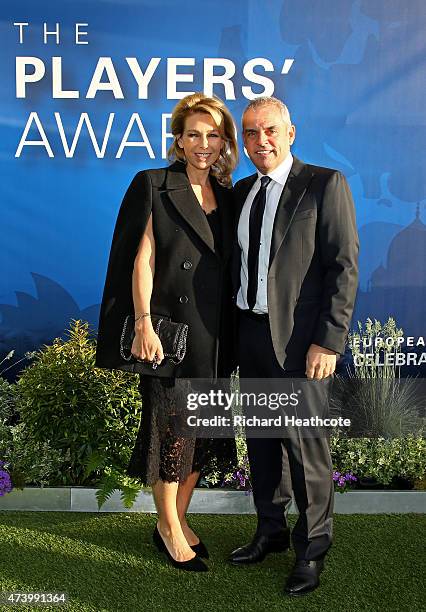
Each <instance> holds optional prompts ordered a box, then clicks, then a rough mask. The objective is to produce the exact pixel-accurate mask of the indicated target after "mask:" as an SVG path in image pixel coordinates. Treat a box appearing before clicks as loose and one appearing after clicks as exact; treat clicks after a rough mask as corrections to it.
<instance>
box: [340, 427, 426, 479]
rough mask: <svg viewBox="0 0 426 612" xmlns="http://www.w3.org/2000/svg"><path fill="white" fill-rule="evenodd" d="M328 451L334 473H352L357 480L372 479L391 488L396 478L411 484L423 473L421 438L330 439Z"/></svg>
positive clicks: (425, 445) (425, 460)
mask: <svg viewBox="0 0 426 612" xmlns="http://www.w3.org/2000/svg"><path fill="white" fill-rule="evenodd" d="M330 450H331V456H332V460H333V466H334V469H335V470H338V471H339V472H341V473H346V472H353V473H354V474H355V475H356V476H357V477H358V478H365V477H366V478H374V479H375V480H376V482H377V483H378V484H382V485H390V484H391V483H392V481H393V480H394V479H396V478H405V479H407V480H409V481H411V482H413V483H414V482H415V481H417V480H422V479H423V478H424V477H425V473H426V440H425V438H423V437H421V436H412V435H411V436H407V437H405V438H393V439H386V438H378V439H370V438H349V437H346V436H338V435H337V436H332V437H331V440H330Z"/></svg>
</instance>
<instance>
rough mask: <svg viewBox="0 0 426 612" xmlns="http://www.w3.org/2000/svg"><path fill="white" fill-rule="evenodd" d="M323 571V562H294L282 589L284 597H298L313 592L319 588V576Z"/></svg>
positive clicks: (301, 560) (321, 560)
mask: <svg viewBox="0 0 426 612" xmlns="http://www.w3.org/2000/svg"><path fill="white" fill-rule="evenodd" d="M323 569H324V560H323V559H319V560H318V561H306V560H305V559H299V560H298V561H296V563H295V565H294V567H293V570H292V572H291V574H290V576H289V577H288V580H287V583H286V585H285V587H284V593H285V594H286V595H292V596H294V597H298V596H300V595H306V594H307V593H311V592H312V591H315V589H316V588H318V587H319V584H320V580H319V576H320V574H321V572H322V570H323Z"/></svg>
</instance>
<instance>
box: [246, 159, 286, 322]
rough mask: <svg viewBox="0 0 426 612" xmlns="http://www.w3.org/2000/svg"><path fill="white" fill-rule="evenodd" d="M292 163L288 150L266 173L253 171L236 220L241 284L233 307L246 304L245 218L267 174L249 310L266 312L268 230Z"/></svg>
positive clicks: (272, 224)
mask: <svg viewBox="0 0 426 612" xmlns="http://www.w3.org/2000/svg"><path fill="white" fill-rule="evenodd" d="M292 164H293V156H292V155H291V153H289V154H288V155H287V157H286V158H285V160H284V161H283V162H281V164H280V165H279V166H278V167H277V168H275V170H273V171H272V172H270V173H269V174H267V175H264V174H262V173H261V172H259V171H258V172H257V179H256V180H255V182H254V184H253V187H252V188H251V189H250V191H249V194H248V196H247V199H246V201H245V202H244V206H243V208H242V210H241V215H240V220H239V222H238V243H239V245H240V249H241V273H240V280H241V287H240V290H239V292H238V295H237V306H238V308H241V309H243V310H247V309H248V304H247V283H248V267H247V259H248V250H249V219H250V209H251V206H252V204H253V200H254V198H255V195H256V193H257V192H258V191H259V189H260V179H261V178H262V176H269V177H270V178H271V179H272V180H271V181H270V183H269V185H268V186H267V188H266V206H265V212H264V214H263V221H262V229H261V233H260V244H259V269H258V276H257V296H256V304H255V305H254V308H253V312H256V313H259V314H263V313H265V314H266V313H267V312H268V292H267V281H268V270H269V254H270V251H271V241H272V230H273V227H274V220H275V214H276V212H277V208H278V202H279V201H280V197H281V193H282V190H283V189H284V185H285V184H286V181H287V179H288V175H289V174H290V170H291V166H292Z"/></svg>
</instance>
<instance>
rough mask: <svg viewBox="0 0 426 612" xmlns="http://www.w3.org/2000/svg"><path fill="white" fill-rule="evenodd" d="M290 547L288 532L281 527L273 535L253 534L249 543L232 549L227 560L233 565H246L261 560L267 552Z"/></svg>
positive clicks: (284, 549) (281, 550)
mask: <svg viewBox="0 0 426 612" xmlns="http://www.w3.org/2000/svg"><path fill="white" fill-rule="evenodd" d="M289 548H290V532H289V530H288V529H283V531H282V532H280V533H278V534H277V535H275V536H273V537H272V536H264V535H255V536H254V538H253V540H252V541H251V542H250V544H246V545H245V546H241V548H237V549H236V550H234V551H233V552H232V553H231V555H230V557H229V560H230V561H231V563H232V564H233V565H246V564H248V563H259V562H260V561H263V559H264V558H265V557H266V555H267V554H268V553H271V552H285V551H286V550H288V549H289Z"/></svg>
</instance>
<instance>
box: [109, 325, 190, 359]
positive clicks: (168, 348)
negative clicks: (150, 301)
mask: <svg viewBox="0 0 426 612" xmlns="http://www.w3.org/2000/svg"><path fill="white" fill-rule="evenodd" d="M151 321H152V326H153V328H154V331H155V333H156V334H157V336H158V337H159V338H160V342H161V344H162V346H163V352H164V362H165V361H166V359H170V360H171V361H172V363H174V364H178V363H180V362H181V361H182V359H183V358H184V357H185V353H186V338H187V335H188V325H187V324H186V323H174V322H173V321H170V320H169V319H167V318H166V317H162V316H161V315H154V314H152V315H151ZM134 337H135V317H134V316H133V315H127V317H126V318H125V320H124V325H123V331H122V332H121V338H120V355H121V357H122V358H123V359H124V360H125V361H134V362H136V361H139V360H138V359H136V358H135V357H133V355H132V353H131V348H132V344H133V339H134ZM146 363H147V365H152V369H153V370H155V369H156V368H157V367H158V363H156V362H155V361H153V362H152V364H151V363H150V362H146Z"/></svg>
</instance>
